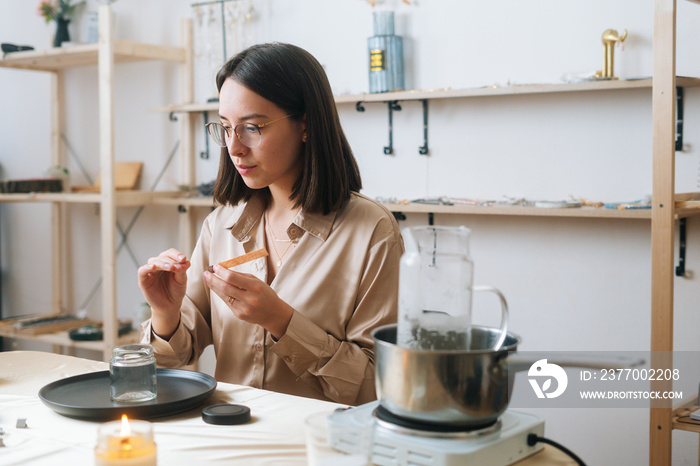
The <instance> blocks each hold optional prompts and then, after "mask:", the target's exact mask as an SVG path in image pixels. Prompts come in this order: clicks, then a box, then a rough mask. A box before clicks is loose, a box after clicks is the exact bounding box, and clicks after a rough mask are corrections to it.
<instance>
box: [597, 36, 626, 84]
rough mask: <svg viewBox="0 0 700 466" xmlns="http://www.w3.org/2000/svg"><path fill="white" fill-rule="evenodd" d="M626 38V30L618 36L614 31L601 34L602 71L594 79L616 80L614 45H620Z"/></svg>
mask: <svg viewBox="0 0 700 466" xmlns="http://www.w3.org/2000/svg"><path fill="white" fill-rule="evenodd" d="M626 38H627V29H625V32H624V34H622V35H620V34H619V33H618V32H617V31H616V30H615V29H606V30H605V32H603V53H604V56H603V70H602V71H598V72H597V73H596V74H595V79H617V78H616V77H615V71H614V65H615V45H617V44H622V43H623V42H624V41H625V39H626Z"/></svg>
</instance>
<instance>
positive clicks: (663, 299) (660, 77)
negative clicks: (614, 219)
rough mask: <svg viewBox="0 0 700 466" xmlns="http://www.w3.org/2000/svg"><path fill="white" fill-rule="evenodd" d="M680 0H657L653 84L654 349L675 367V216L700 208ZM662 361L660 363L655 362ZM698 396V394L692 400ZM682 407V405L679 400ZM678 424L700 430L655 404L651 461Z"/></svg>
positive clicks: (657, 460)
mask: <svg viewBox="0 0 700 466" xmlns="http://www.w3.org/2000/svg"><path fill="white" fill-rule="evenodd" d="M691 1H692V2H693V3H700V1H698V0H691ZM676 16H677V3H676V0H655V1H654V39H653V43H654V71H653V75H654V80H653V86H652V127H653V194H652V212H651V351H652V358H651V359H652V361H651V363H652V367H669V366H670V364H672V360H669V356H668V355H670V354H672V352H673V317H674V316H673V314H674V264H673V258H674V230H675V219H676V217H677V216H678V215H679V214H682V213H683V212H685V211H688V210H690V211H692V212H695V211H697V209H698V201H697V199H698V195H697V194H695V193H689V194H675V156H676V151H675V142H674V139H675V132H676V126H675V118H676V88H677V86H680V85H681V80H680V78H678V77H677V76H676ZM655 362H656V363H658V365H657V364H655ZM650 388H651V390H654V391H656V390H659V391H664V390H670V389H671V388H672V381H668V382H666V381H653V382H651V387H650ZM691 401H695V400H691ZM679 409H680V406H679ZM673 429H679V430H690V431H696V432H700V430H698V429H696V428H695V427H694V426H688V425H687V424H683V423H680V422H678V420H677V418H676V417H674V408H673V407H672V406H671V403H670V401H669V402H668V403H667V405H666V406H665V407H663V408H651V413H650V417H649V464H650V465H655V466H656V465H671V464H672V459H673V454H672V449H673V438H672V434H673Z"/></svg>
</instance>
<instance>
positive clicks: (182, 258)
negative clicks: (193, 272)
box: [177, 254, 185, 261]
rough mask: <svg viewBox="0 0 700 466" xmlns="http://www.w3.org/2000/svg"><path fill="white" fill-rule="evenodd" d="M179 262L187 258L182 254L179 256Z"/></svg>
mask: <svg viewBox="0 0 700 466" xmlns="http://www.w3.org/2000/svg"><path fill="white" fill-rule="evenodd" d="M177 260H179V261H181V260H185V256H184V255H183V254H180V255H179V256H177Z"/></svg>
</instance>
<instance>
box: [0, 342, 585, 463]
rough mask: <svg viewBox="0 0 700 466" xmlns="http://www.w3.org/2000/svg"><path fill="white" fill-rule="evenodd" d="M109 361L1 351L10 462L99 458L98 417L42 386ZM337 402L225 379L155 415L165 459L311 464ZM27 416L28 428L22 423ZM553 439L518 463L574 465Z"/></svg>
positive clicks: (1, 414) (3, 457)
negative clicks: (214, 408)
mask: <svg viewBox="0 0 700 466" xmlns="http://www.w3.org/2000/svg"><path fill="white" fill-rule="evenodd" d="M108 369H109V365H108V364H107V363H105V362H97V361H91V360H87V359H79V358H74V357H71V356H64V355H60V354H53V353H43V352H36V351H10V352H0V427H2V429H3V430H4V431H5V435H4V436H3V440H4V443H5V445H6V446H5V447H0V465H2V466H10V465H17V466H20V465H21V466H27V465H31V466H34V465H47V466H48V465H50V466H63V465H68V466H82V465H92V464H94V448H95V444H96V441H97V428H98V426H99V425H100V423H98V422H90V421H80V420H76V419H71V418H68V417H65V416H62V415H60V414H57V413H55V412H54V411H52V410H51V409H50V408H48V407H47V406H45V405H44V404H43V403H42V402H41V400H40V399H39V396H38V393H39V390H40V389H41V387H43V386H44V385H46V384H48V383H51V382H53V381H55V380H59V379H62V378H65V377H70V376H74V375H79V374H84V373H87V372H95V371H103V370H108ZM220 403H235V404H242V405H245V406H248V407H249V408H250V410H251V416H252V419H251V421H250V422H249V423H247V424H243V425H239V426H218V425H211V424H207V423H205V422H204V421H203V420H202V417H201V410H202V407H204V406H209V405H213V404H220ZM340 406H342V405H338V404H335V403H329V402H325V401H319V400H313V399H309V398H301V397H296V396H291V395H284V394H281V393H275V392H269V391H266V390H259V389H255V388H250V387H245V386H240V385H232V384H227V383H221V382H219V383H218V384H217V387H216V391H215V392H214V393H213V394H212V395H211V397H209V398H208V399H207V400H206V401H205V402H204V403H203V405H202V406H200V407H198V408H195V409H193V410H191V411H189V412H187V413H184V414H180V415H177V416H171V417H166V418H162V419H154V420H152V421H151V422H152V423H153V431H154V437H155V442H156V444H157V446H158V464H159V465H160V466H177V465H186V466H202V465H209V464H226V465H229V464H236V465H246V466H258V465H261V466H263V465H290V466H291V465H305V464H306V444H305V432H304V419H305V418H306V417H307V416H308V415H310V414H313V413H315V412H321V411H326V412H331V411H333V410H334V409H336V408H338V407H340ZM18 418H25V419H26V420H27V426H28V427H27V428H26V429H22V428H17V427H16V424H17V419H18ZM571 464H574V463H573V462H572V461H571V460H570V459H569V458H567V457H566V456H564V455H563V454H562V453H560V452H558V451H557V450H554V449H552V448H550V447H548V446H545V449H544V450H543V451H542V452H540V453H538V454H536V455H534V456H532V457H530V458H527V459H525V460H523V461H522V462H520V463H518V466H526V465H527V466H535V465H550V466H551V465H571Z"/></svg>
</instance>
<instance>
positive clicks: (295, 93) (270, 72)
mask: <svg viewBox="0 0 700 466" xmlns="http://www.w3.org/2000/svg"><path fill="white" fill-rule="evenodd" d="M227 79H233V80H235V81H236V82H237V83H239V84H241V85H242V86H244V87H246V88H248V89H249V90H251V91H253V92H255V93H256V94H258V95H259V96H261V97H263V98H265V99H267V100H269V101H270V102H272V103H274V104H275V105H277V106H278V107H279V108H281V109H282V110H283V111H284V112H285V113H286V114H288V115H295V116H294V117H292V118H294V119H297V120H301V119H302V118H303V117H304V115H305V116H306V141H307V142H306V143H305V144H304V154H303V155H302V157H303V162H302V163H303V168H302V171H301V175H300V176H299V179H297V181H296V183H295V184H294V186H293V188H292V194H291V196H290V200H292V201H294V206H295V207H301V208H302V210H304V211H307V212H320V213H323V214H324V215H326V214H328V213H330V212H332V211H334V210H338V209H340V208H341V207H343V206H344V205H345V204H346V203H347V202H348V201H349V200H350V193H351V192H353V191H354V192H358V191H359V190H360V189H361V188H362V180H361V178H360V171H359V169H358V167H357V162H356V161H355V157H354V156H353V154H352V150H351V149H350V145H349V144H348V141H347V139H346V138H345V134H344V133H343V129H342V128H341V126H340V119H339V118H338V111H337V110H336V107H335V100H334V99H333V93H332V92H331V86H330V83H329V82H328V78H327V77H326V73H325V72H324V71H323V68H322V67H321V65H320V64H319V63H318V61H317V60H316V59H315V58H314V57H313V56H312V55H311V54H310V53H309V52H307V51H306V50H304V49H302V48H299V47H296V46H294V45H290V44H282V43H269V44H259V45H253V46H252V47H249V48H247V49H246V50H244V51H242V52H240V53H239V54H237V55H236V56H234V57H233V58H231V59H230V60H229V61H227V62H226V64H225V65H224V66H223V67H222V68H221V69H220V70H219V72H218V73H217V75H216V87H217V88H218V89H219V91H220V90H221V86H223V84H224V82H225V81H226V80H227ZM260 191H264V193H265V195H266V196H269V190H268V189H264V190H260ZM255 192H256V190H253V189H250V188H248V186H246V184H245V182H244V181H243V178H242V177H241V175H240V174H239V173H238V171H237V170H236V168H235V167H234V166H233V163H232V162H231V159H230V158H229V155H228V150H227V148H222V149H221V161H220V163H219V174H218V176H217V178H216V184H215V186H214V200H215V201H216V202H217V203H219V204H221V205H226V204H229V205H236V204H238V203H239V202H240V201H242V200H243V201H247V200H249V199H250V198H251V196H252V195H253V194H254V193H255Z"/></svg>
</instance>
